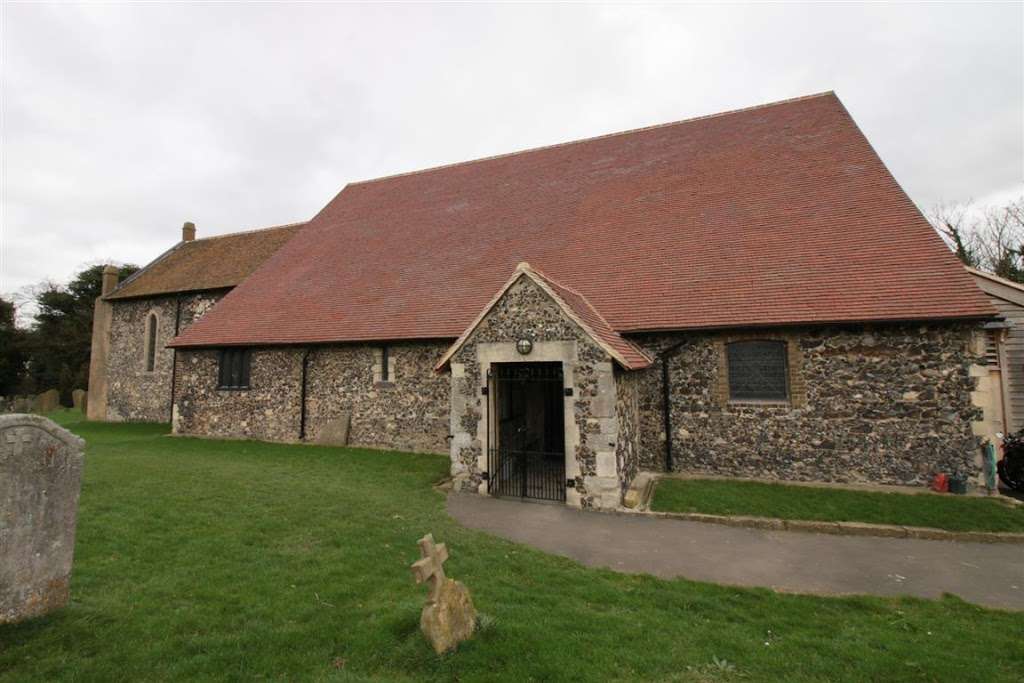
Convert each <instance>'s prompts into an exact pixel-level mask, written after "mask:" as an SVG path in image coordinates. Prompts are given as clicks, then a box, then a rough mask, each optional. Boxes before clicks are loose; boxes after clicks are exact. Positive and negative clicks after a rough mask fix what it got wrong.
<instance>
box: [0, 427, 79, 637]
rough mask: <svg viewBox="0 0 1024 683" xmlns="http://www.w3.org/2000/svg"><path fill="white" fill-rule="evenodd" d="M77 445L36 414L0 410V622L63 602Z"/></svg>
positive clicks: (75, 486)
mask: <svg viewBox="0 0 1024 683" xmlns="http://www.w3.org/2000/svg"><path fill="white" fill-rule="evenodd" d="M84 446H85V442H84V441H82V439H80V438H78V437H77V436H75V435H74V434H72V433H71V432H69V431H67V430H65V429H62V428H60V427H58V426H57V425H56V424H54V423H53V422H51V421H50V420H48V419H46V418H45V417H40V416H38V415H19V414H11V415H0V624H4V623H13V622H16V621H21V620H22V619H29V618H32V617H37V616H42V615H43V614H47V613H48V612H51V611H53V610H55V609H59V608H60V607H63V606H64V605H66V604H67V602H68V597H69V592H68V591H69V583H70V579H71V562H72V558H73V554H74V550H75V523H76V521H77V518H78V494H79V491H80V489H81V480H82V449H83V447H84Z"/></svg>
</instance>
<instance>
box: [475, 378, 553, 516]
mask: <svg viewBox="0 0 1024 683" xmlns="http://www.w3.org/2000/svg"><path fill="white" fill-rule="evenodd" d="M488 393H489V394H490V400H488V401H487V409H488V419H487V424H488V444H487V446H488V448H487V455H488V462H487V469H488V481H487V490H488V491H489V492H490V493H491V495H496V496H515V497H519V498H536V499H540V500H555V501H561V502H564V501H565V487H566V479H565V413H564V401H565V398H564V396H565V394H564V392H563V389H562V364H561V363H497V364H495V365H493V366H491V370H490V372H489V374H488Z"/></svg>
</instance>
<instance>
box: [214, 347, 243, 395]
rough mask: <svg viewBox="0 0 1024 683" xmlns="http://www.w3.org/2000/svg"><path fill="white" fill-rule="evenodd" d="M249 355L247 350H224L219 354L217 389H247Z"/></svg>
mask: <svg viewBox="0 0 1024 683" xmlns="http://www.w3.org/2000/svg"><path fill="white" fill-rule="evenodd" d="M250 355H251V354H250V351H249V349H224V350H222V351H221V352H220V369H219V374H218V376H217V387H218V388H219V389H248V388H249V358H250Z"/></svg>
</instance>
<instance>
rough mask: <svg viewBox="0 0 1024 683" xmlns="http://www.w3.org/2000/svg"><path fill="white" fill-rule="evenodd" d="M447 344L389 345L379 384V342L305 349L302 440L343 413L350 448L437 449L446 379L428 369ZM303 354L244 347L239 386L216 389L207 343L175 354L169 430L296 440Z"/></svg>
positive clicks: (444, 422)
mask: <svg viewBox="0 0 1024 683" xmlns="http://www.w3.org/2000/svg"><path fill="white" fill-rule="evenodd" d="M447 346H448V342H403V343H396V344H390V345H389V346H388V348H389V356H390V359H391V362H390V363H389V367H390V373H389V374H390V377H389V380H388V381H387V382H381V381H379V378H380V376H381V373H380V362H381V350H380V346H374V345H355V344H353V345H335V346H322V347H313V348H312V349H309V359H308V362H307V373H306V440H307V441H310V442H316V441H317V440H318V438H319V436H320V434H321V433H322V431H323V430H324V429H325V427H327V426H328V425H329V424H331V423H332V422H333V421H335V420H338V419H340V418H341V417H342V416H343V414H348V415H350V416H351V422H350V428H349V430H348V442H349V444H350V445H353V446H366V447H374V448H385V449H391V450H403V451H414V452H426V453H444V452H446V451H447V450H448V440H447V437H448V423H449V417H448V391H449V380H448V377H447V376H446V375H442V374H438V373H435V372H434V369H433V366H434V364H435V363H436V362H437V359H438V358H440V356H441V354H442V353H444V350H445V348H447ZM306 352H307V349H305V348H301V347H280V348H256V349H253V351H252V360H251V367H250V382H249V384H250V386H249V388H248V389H218V388H217V376H218V373H217V362H218V360H217V359H218V353H217V351H216V350H182V351H179V352H178V374H179V383H178V391H177V392H176V399H175V420H174V432H175V433H176V434H190V435H196V436H214V437H224V438H247V439H261V440H266V441H291V442H294V441H298V440H299V431H300V423H301V396H302V359H303V356H304V354H305V353H306Z"/></svg>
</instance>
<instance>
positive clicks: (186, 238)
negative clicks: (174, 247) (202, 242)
mask: <svg viewBox="0 0 1024 683" xmlns="http://www.w3.org/2000/svg"><path fill="white" fill-rule="evenodd" d="M195 238H196V224H195V223H193V222H192V221H188V222H186V223H185V225H183V226H181V241H182V242H191V241H192V240H194V239H195Z"/></svg>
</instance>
